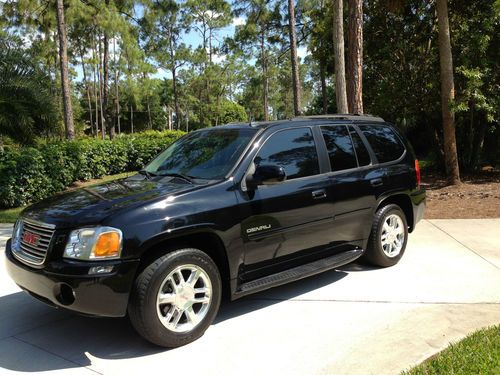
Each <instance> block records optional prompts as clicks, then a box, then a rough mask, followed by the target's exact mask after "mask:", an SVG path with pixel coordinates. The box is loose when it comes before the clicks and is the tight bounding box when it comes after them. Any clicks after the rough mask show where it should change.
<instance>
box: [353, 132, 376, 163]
mask: <svg viewBox="0 0 500 375" xmlns="http://www.w3.org/2000/svg"><path fill="white" fill-rule="evenodd" d="M349 133H351V138H352V143H354V149H355V150H356V156H357V157H358V164H359V166H360V167H362V166H364V165H368V164H370V162H371V159H370V154H369V153H368V150H367V149H366V146H365V144H364V143H363V140H362V139H361V137H360V136H359V134H358V132H357V131H356V130H355V129H354V128H353V127H352V126H349Z"/></svg>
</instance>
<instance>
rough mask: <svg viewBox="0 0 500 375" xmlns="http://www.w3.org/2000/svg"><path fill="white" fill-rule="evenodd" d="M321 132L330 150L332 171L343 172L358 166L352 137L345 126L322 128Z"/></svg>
mask: <svg viewBox="0 0 500 375" xmlns="http://www.w3.org/2000/svg"><path fill="white" fill-rule="evenodd" d="M321 132H322V133H323V139H324V140H325V143H326V148H327V150H328V156H329V158H330V166H331V168H332V171H341V170H343V169H350V168H356V167H357V166H358V163H357V162H356V154H355V153H354V147H353V145H352V141H351V137H350V136H349V132H348V131H347V127H346V126H345V125H340V126H322V127H321Z"/></svg>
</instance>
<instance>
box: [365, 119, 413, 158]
mask: <svg viewBox="0 0 500 375" xmlns="http://www.w3.org/2000/svg"><path fill="white" fill-rule="evenodd" d="M359 128H360V129H361V131H362V132H363V134H364V135H365V136H366V138H367V139H368V142H369V143H370V145H371V146H372V149H373V152H375V155H376V156H377V159H378V161H379V163H386V162H388V161H392V160H396V159H399V158H400V157H401V155H403V152H404V150H405V148H404V146H403V145H402V144H401V141H400V140H399V138H398V137H397V135H396V134H395V133H394V131H393V130H392V129H391V128H389V127H388V126H380V125H360V126H359Z"/></svg>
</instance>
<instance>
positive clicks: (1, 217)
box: [0, 172, 135, 223]
mask: <svg viewBox="0 0 500 375" xmlns="http://www.w3.org/2000/svg"><path fill="white" fill-rule="evenodd" d="M134 173H135V172H125V173H119V174H113V175H110V176H104V177H103V178H100V179H95V180H89V181H83V182H81V181H78V182H76V183H74V184H73V186H70V187H69V188H68V189H67V190H74V189H77V188H80V187H89V186H95V185H98V184H101V183H103V182H109V181H114V180H119V179H120V178H125V177H128V176H131V175H132V174H134ZM25 207H26V206H23V207H16V208H8V209H6V210H0V223H15V222H16V220H17V218H18V217H19V214H20V213H21V211H22V210H23V209H24V208H25Z"/></svg>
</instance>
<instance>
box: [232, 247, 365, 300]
mask: <svg viewBox="0 0 500 375" xmlns="http://www.w3.org/2000/svg"><path fill="white" fill-rule="evenodd" d="M363 252H364V250H363V249H355V250H349V251H344V252H342V253H340V254H336V255H333V256H331V257H328V258H323V259H320V260H316V261H314V262H311V263H307V264H303V265H301V266H298V267H294V268H290V269H288V270H285V271H281V272H278V273H275V274H272V275H269V276H266V277H262V278H260V279H257V280H252V281H249V282H246V283H243V284H241V285H240V287H239V288H238V290H237V291H236V293H235V294H234V297H233V298H234V299H237V298H240V297H243V296H246V295H247V294H252V293H256V292H260V291H263V290H266V289H270V288H274V287H275V286H279V285H283V284H286V283H289V282H291V281H295V280H300V279H303V278H305V277H309V276H312V275H316V274H318V273H321V272H324V271H328V270H331V269H333V268H338V267H341V266H343V265H345V264H347V263H351V262H353V261H355V260H356V259H358V258H359V257H360V256H361V255H363Z"/></svg>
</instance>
